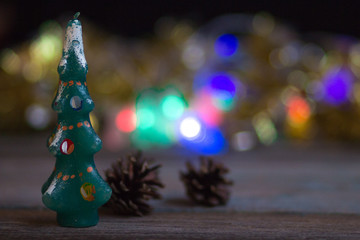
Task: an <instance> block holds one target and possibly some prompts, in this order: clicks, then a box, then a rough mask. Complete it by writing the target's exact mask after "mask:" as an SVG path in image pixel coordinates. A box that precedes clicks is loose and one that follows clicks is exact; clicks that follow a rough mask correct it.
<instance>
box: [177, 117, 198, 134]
mask: <svg viewBox="0 0 360 240" xmlns="http://www.w3.org/2000/svg"><path fill="white" fill-rule="evenodd" d="M200 131H201V124H200V121H199V120H197V119H196V118H195V117H186V118H184V119H183V120H182V121H181V122H180V133H181V134H182V136H183V137H184V138H187V139H194V138H196V137H198V136H199V134H200Z"/></svg>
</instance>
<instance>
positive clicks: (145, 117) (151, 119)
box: [136, 108, 155, 129]
mask: <svg viewBox="0 0 360 240" xmlns="http://www.w3.org/2000/svg"><path fill="white" fill-rule="evenodd" d="M136 117H137V127H138V128H139V129H147V128H150V127H152V126H153V125H154V123H155V114H154V112H153V111H152V110H151V109H148V108H142V109H139V110H138V111H137V113H136Z"/></svg>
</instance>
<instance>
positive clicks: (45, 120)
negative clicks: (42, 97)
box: [25, 104, 50, 130]
mask: <svg viewBox="0 0 360 240" xmlns="http://www.w3.org/2000/svg"><path fill="white" fill-rule="evenodd" d="M25 118H26V121H27V123H28V124H29V125H30V126H31V127H33V128H34V129H37V130H41V129H44V128H46V127H47V126H48V124H49V122H50V111H49V109H47V108H45V107H43V106H41V105H38V104H33V105H30V106H29V107H28V108H27V109H26V112H25Z"/></svg>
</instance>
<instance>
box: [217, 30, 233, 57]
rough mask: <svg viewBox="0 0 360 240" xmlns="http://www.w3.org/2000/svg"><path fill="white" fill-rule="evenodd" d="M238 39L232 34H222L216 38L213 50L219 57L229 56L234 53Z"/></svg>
mask: <svg viewBox="0 0 360 240" xmlns="http://www.w3.org/2000/svg"><path fill="white" fill-rule="evenodd" d="M238 47H239V41H238V39H237V38H236V37H235V36H234V35H233V34H228V33H227V34H223V35H221V36H219V37H218V38H217V39H216V42H215V52H216V54H217V55H219V56H220V57H230V56H232V55H234V54H235V53H236V51H237V50H238Z"/></svg>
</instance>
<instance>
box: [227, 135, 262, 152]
mask: <svg viewBox="0 0 360 240" xmlns="http://www.w3.org/2000/svg"><path fill="white" fill-rule="evenodd" d="M255 145H256V136H255V135H254V133H252V132H249V131H243V132H237V133H235V134H234V136H233V138H232V146H233V148H234V149H235V150H237V151H248V150H250V149H252V148H254V147H255Z"/></svg>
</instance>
